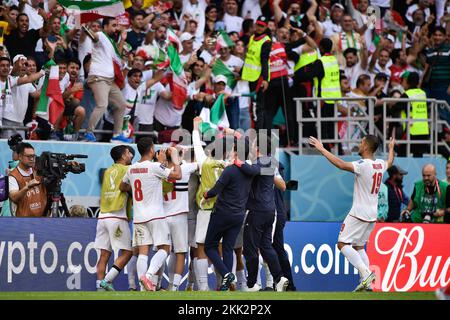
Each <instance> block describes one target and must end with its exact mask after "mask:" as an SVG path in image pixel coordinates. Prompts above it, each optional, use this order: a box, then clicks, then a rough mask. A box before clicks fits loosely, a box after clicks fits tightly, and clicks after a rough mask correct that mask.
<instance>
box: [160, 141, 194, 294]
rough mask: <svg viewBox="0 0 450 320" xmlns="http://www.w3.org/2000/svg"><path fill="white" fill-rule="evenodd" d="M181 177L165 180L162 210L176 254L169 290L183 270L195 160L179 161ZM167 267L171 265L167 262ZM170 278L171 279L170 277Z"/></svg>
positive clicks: (170, 273)
mask: <svg viewBox="0 0 450 320" xmlns="http://www.w3.org/2000/svg"><path fill="white" fill-rule="evenodd" d="M179 155H180V157H181V158H183V149H180V154H179ZM168 160H169V161H168V165H167V166H168V167H169V168H172V167H173V166H174V164H173V162H172V159H171V158H170V157H168ZM180 167H181V179H180V180H178V181H172V180H169V181H167V182H168V183H170V184H169V185H168V190H165V191H168V192H167V193H165V194H164V212H165V214H166V217H167V223H168V224H169V229H170V236H171V238H172V248H173V252H174V253H175V255H176V262H175V270H169V275H172V274H173V282H171V281H169V282H171V283H172V286H171V287H170V288H171V291H178V287H179V286H180V283H181V275H182V274H183V271H184V260H185V258H186V253H187V252H188V249H189V244H188V212H189V193H188V192H189V190H188V183H189V179H190V177H191V174H192V173H194V172H195V171H197V170H198V164H197V163H196V162H192V163H188V162H186V161H184V160H183V161H182V163H181V166H180ZM169 267H172V266H171V265H170V264H169ZM170 280H172V279H170Z"/></svg>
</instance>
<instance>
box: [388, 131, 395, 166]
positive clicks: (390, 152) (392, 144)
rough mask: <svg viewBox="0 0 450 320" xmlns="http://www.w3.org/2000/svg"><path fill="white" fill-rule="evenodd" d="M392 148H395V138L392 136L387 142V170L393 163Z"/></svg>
mask: <svg viewBox="0 0 450 320" xmlns="http://www.w3.org/2000/svg"><path fill="white" fill-rule="evenodd" d="M394 146H395V138H394V137H393V136H392V137H391V139H390V140H389V155H388V159H387V169H389V168H390V167H392V164H393V163H394Z"/></svg>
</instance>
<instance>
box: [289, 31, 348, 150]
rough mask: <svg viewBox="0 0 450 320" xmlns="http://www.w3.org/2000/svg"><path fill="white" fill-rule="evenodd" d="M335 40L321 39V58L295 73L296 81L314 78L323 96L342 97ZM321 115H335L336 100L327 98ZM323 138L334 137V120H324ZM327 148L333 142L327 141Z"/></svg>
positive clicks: (318, 94)
mask: <svg viewBox="0 0 450 320" xmlns="http://www.w3.org/2000/svg"><path fill="white" fill-rule="evenodd" d="M332 48H333V42H332V41H331V40H330V39H328V38H324V39H322V40H321V41H320V44H319V50H320V54H321V58H319V59H317V60H316V61H314V62H312V63H310V64H307V65H305V66H303V67H301V68H300V69H298V70H297V71H295V73H294V82H301V81H306V80H314V81H315V83H316V85H317V87H316V88H315V90H316V95H317V96H319V97H322V98H340V97H342V94H341V85H340V72H339V64H338V61H337V59H336V57H335V56H334V55H332V54H331V50H332ZM320 112H321V117H322V118H325V117H328V118H331V117H335V116H336V115H335V113H334V101H333V100H325V101H322V104H321V111H320ZM321 133H322V139H334V122H322V132H321ZM324 146H325V148H326V149H327V150H330V149H331V147H332V144H329V143H325V144H324Z"/></svg>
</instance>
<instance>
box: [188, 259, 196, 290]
mask: <svg viewBox="0 0 450 320" xmlns="http://www.w3.org/2000/svg"><path fill="white" fill-rule="evenodd" d="M195 268H197V258H194V260H192V264H191V270H189V276H188V283H189V285H191V284H192V285H193V284H194V283H195Z"/></svg>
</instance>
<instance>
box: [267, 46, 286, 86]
mask: <svg viewBox="0 0 450 320" xmlns="http://www.w3.org/2000/svg"><path fill="white" fill-rule="evenodd" d="M269 61H270V79H276V78H280V77H283V76H287V75H288V66H287V54H286V50H285V49H284V45H283V44H282V43H280V42H273V43H272V50H271V51H270V60H269Z"/></svg>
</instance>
